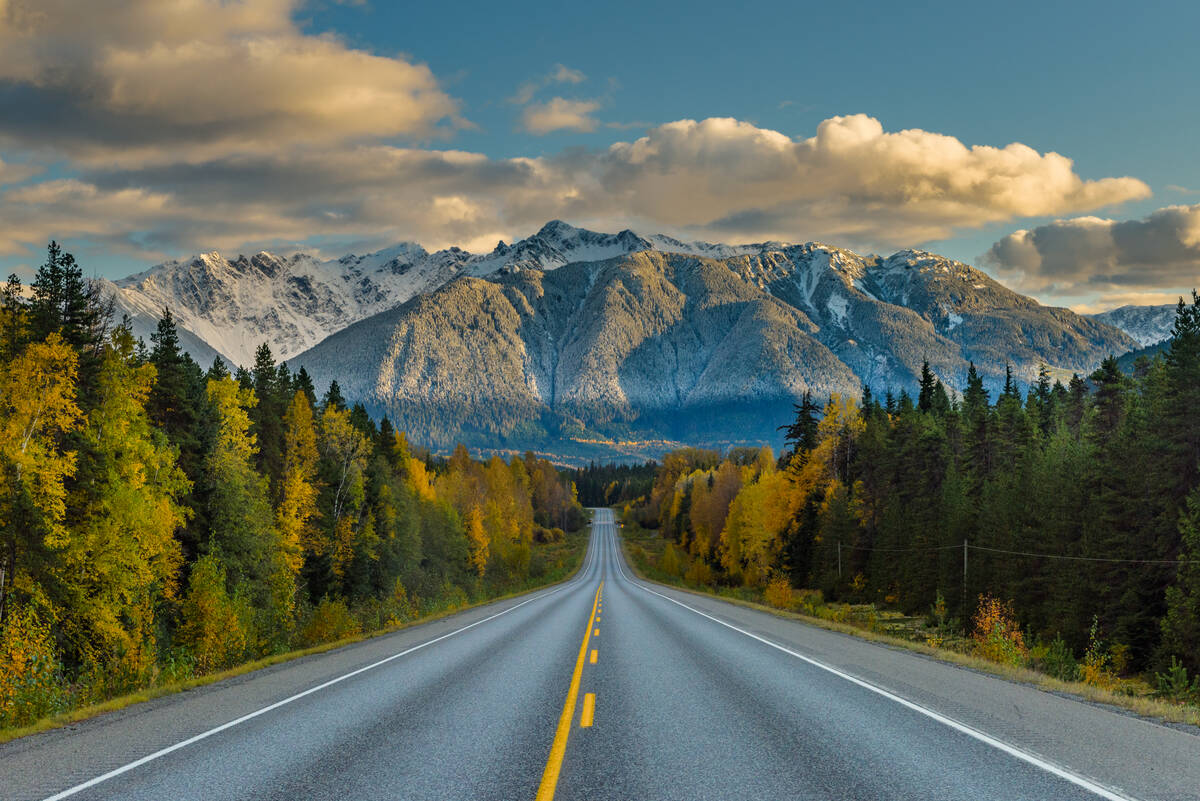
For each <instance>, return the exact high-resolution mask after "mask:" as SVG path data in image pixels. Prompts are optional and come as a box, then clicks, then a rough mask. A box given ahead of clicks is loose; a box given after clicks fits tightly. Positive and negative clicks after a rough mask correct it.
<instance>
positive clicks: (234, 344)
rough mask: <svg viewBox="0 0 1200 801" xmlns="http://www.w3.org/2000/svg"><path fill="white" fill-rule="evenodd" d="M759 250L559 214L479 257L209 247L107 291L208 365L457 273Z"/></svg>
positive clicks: (316, 331) (142, 329) (403, 248)
mask: <svg viewBox="0 0 1200 801" xmlns="http://www.w3.org/2000/svg"><path fill="white" fill-rule="evenodd" d="M761 247H764V246H762V245H746V246H730V245H714V244H709V243H705V242H682V241H680V240H677V239H673V238H671V237H667V236H661V235H655V236H649V237H643V236H640V235H638V234H635V233H634V232H633V231H630V230H625V231H621V232H620V233H617V234H601V233H596V232H593V231H588V230H585V229H582V228H576V227H574V226H571V225H568V224H567V223H564V222H562V221H560V220H554V221H551V222H549V223H547V224H546V225H545V226H543V227H542V229H541V230H540V231H538V232H537V233H536V234H533V235H532V236H530V237H527V238H525V239H522V240H519V241H518V242H515V243H513V244H511V245H510V244H506V243H505V242H503V241H502V242H500V243H498V244H497V245H496V247H495V249H493V250H492V251H491V252H490V253H483V254H472V253H468V252H467V251H465V250H462V249H460V248H457V247H451V248H447V249H444V250H439V251H435V252H432V253H430V252H428V251H426V250H425V248H423V247H421V246H420V245H419V244H416V243H414V242H402V243H399V244H397V245H393V246H392V247H389V248H386V249H384V250H380V251H377V252H375V253H370V254H366V255H356V254H348V255H346V256H342V257H341V258H337V259H322V258H320V257H317V256H314V255H312V254H308V253H296V254H293V255H291V256H280V255H277V254H274V253H270V252H267V251H261V252H259V253H257V254H255V255H253V256H244V255H239V256H237V257H236V258H233V259H228V258H226V257H224V256H222V255H221V254H219V253H217V252H210V253H202V254H199V255H197V256H195V257H193V258H191V259H183V260H173V261H167V262H163V263H162V264H159V265H157V266H155V267H152V268H150V269H148V270H145V271H143V272H140V273H137V274H135V275H131V276H129V277H127V278H124V279H121V280H120V281H116V282H108V284H109V286H108V288H109V290H110V291H111V292H112V293H113V294H114V296H115V297H116V300H117V304H118V307H119V310H120V312H123V313H126V314H129V315H130V317H131V318H132V320H133V327H134V332H135V334H137V335H139V336H142V337H143V339H147V340H148V338H149V333H150V332H151V331H153V329H154V325H155V323H156V322H157V320H158V318H159V316H161V312H162V309H163V308H164V307H169V308H170V309H171V312H172V314H173V315H174V317H175V320H176V323H177V324H178V325H179V326H180V327H181V328H182V329H185V330H186V331H187V332H190V333H191V334H192V335H194V336H193V337H191V338H188V337H185V341H186V342H185V344H187V345H188V347H189V350H191V351H193V355H194V356H197V358H203V359H204V361H206V362H207V361H211V358H212V356H213V355H215V354H217V353H219V354H220V355H221V356H223V357H224V358H225V359H226V360H228V361H231V362H232V363H234V364H241V365H248V364H250V363H251V362H252V361H253V359H254V351H255V349H256V348H257V347H258V346H259V344H261V343H262V342H266V343H268V344H269V345H270V346H271V349H272V352H273V353H274V354H275V355H276V357H278V358H282V359H288V358H291V357H292V356H294V355H295V354H297V353H300V352H303V351H304V350H307V349H308V348H310V347H312V346H313V345H315V344H317V343H318V342H320V341H321V340H323V339H324V338H325V337H327V336H329V335H330V334H333V333H335V332H337V331H340V330H342V329H343V328H345V327H346V326H348V325H350V324H352V323H354V322H357V321H358V320H362V319H365V318H367V317H370V316H371V315H373V314H377V313H379V312H381V311H384V310H386V309H389V308H393V307H394V306H397V305H399V304H401V303H404V302H405V301H407V300H408V299H410V298H412V297H414V296H415V295H419V294H422V293H427V292H431V291H433V290H434V289H437V288H438V287H440V286H442V285H444V284H445V283H446V282H448V281H450V280H452V279H453V278H455V277H457V276H459V275H472V276H485V275H489V274H491V273H493V272H496V271H497V270H520V269H538V270H552V269H555V268H557V267H561V266H562V265H564V264H570V263H573V262H578V261H597V260H601V259H608V258H613V257H616V256H623V255H627V254H629V253H633V252H637V251H641V250H666V251H670V252H678V253H690V254H693V255H703V256H711V257H723V256H729V255H733V254H736V253H749V252H754V251H755V250H756V249H759V248H761ZM206 346H207V347H206Z"/></svg>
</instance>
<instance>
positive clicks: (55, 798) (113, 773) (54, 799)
mask: <svg viewBox="0 0 1200 801" xmlns="http://www.w3.org/2000/svg"><path fill="white" fill-rule="evenodd" d="M595 550H596V549H593V548H590V547H589V549H588V559H587V560H586V562H587V564H585V565H584V566H583V567H582V568H580V571H579V573H577V574H576V575H575V576H573V577H572V578H571V579H570V580H569V581H568V582H567V583H565V584H563V585H562V586H560V587H556V588H555V589H553V590H550V591H549V592H544V593H541V594H538V595H535V596H534V597H532V598H527V599H525V600H524V601H521V603H519V604H514V605H513V606H510V607H508V608H507V609H505V610H503V611H500V612H497V613H496V614H494V615H489V616H488V617H485V618H483V619H482V620H476V621H475V622H474V623H470V624H468V625H466V626H463V627H462V628H460V629H455V630H454V631H451V632H449V633H447V634H443V635H441V636H439V637H435V638H433V639H432V640H426V641H425V642H423V643H420V644H419V645H414V646H413V647H412V648H407V649H405V650H403V651H400V652H399V653H395V654H392V655H391V656H388V657H384V658H383V659H380V660H379V661H378V662H372V663H371V664H369V665H366V666H364V667H360V668H357V669H356V670H352V671H350V672H349V673H345V674H343V675H341V676H338V677H336V678H333V679H330V680H329V681H326V682H324V683H323V684H318V685H317V686H316V687H310V688H308V689H307V690H304V691H303V692H299V693H296V694H295V695H292V696H289V697H287V698H284V699H283V700H282V701H276V702H275V703H273V704H270V705H269V706H264V707H263V708H262V709H256V710H254V711H253V712H250V713H247V714H245V715H242V716H241V717H240V718H236V719H234V720H231V721H229V722H228V723H223V724H221V725H220V726H217V727H216V728H212V729H209V730H208V731H205V732H201V733H200V734H197V735H195V736H194V737H189V738H187V739H186V740H181V741H180V742H177V743H175V744H174V745H169V746H167V747H166V748H163V749H160V750H158V751H155V752H154V753H152V754H147V755H146V756H144V757H142V758H141V759H135V760H134V761H133V762H130V763H128V764H126V765H122V766H121V767H119V768H115V769H113V770H110V771H109V772H108V773H104V774H101V775H100V776H96V777H95V778H93V779H88V780H87V781H86V782H84V783H82V784H77V785H75V786H74V787H69V788H67V789H66V790H63V791H61V792H59V793H55V794H54V795H52V796H48V797H46V798H45V799H43V801H59V799H62V798H69V797H70V796H73V795H76V794H77V793H81V792H83V791H84V790H87V789H88V788H91V787H95V786H96V785H97V784H100V783H102V782H106V781H108V780H109V779H114V778H116V777H117V776H120V775H121V774H123V773H128V772H129V771H131V770H133V769H134V768H138V767H141V766H142V765H145V764H146V763H147V762H153V761H154V760H156V759H159V758H160V757H164V756H166V755H167V754H170V753H172V752H174V751H178V750H179V749H181V748H186V747H187V746H189V745H192V744H194V743H198V742H200V741H201V740H204V739H207V738H209V737H212V736H213V735H214V734H219V733H221V732H223V731H225V730H226V729H231V728H233V727H234V726H237V725H239V724H242V723H245V722H246V721H248V720H253V719H254V718H256V717H259V716H260V715H265V714H267V713H268V712H271V711H273V710H276V709H278V708H279V707H281V706H286V705H287V704H290V703H292V702H293V701H298V700H300V699H301V698H304V697H305V696H308V695H312V694H313V693H315V692H320V691H321V690H324V689H326V688H328V687H332V686H333V685H335V684H340V683H341V682H343V681H345V680H346V679H350V678H353V677H355V676H357V675H359V674H360V673H366V672H367V671H368V670H374V669H375V668H377V667H380V666H381V665H386V664H387V663H388V662H391V661H393V660H395V659H399V658H400V657H402V656H407V655H408V654H411V653H412V652H413V651H419V650H421V649H422V648H425V647H426V646H429V645H433V644H434V643H437V642H441V641H442V640H445V639H447V638H449V637H453V636H454V635H456V634H461V633H462V632H464V631H466V630H467V629H473V628H475V627H476V626H478V625H481V624H483V623H487V622H488V621H489V620H495V619H496V618H498V617H500V616H501V615H507V614H508V613H509V612H512V611H513V610H515V609H519V608H521V607H522V606H524V605H525V604H528V603H533V602H534V601H540V600H542V599H543V598H549V597H550V596H551V595H554V594H555V593H558V592H562V591H563V590H565V589H566V588H567V587H568V586H570V585H571V584H573V583H575V582H576V581H578V580H580V579H582V578H583V577H584V576H585V575H587V574H588V573H590V572H591V571H592V569H593V568H594V566H595V565H594V564H593V563H595V562H596V561H597V559H596V558H595V556H594V553H595Z"/></svg>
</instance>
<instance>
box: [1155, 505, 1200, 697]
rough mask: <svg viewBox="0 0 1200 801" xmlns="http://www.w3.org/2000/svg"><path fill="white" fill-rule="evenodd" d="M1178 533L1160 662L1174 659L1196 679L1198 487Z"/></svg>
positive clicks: (1199, 669) (1199, 653) (1199, 638)
mask: <svg viewBox="0 0 1200 801" xmlns="http://www.w3.org/2000/svg"><path fill="white" fill-rule="evenodd" d="M1179 533H1180V535H1181V536H1182V540H1183V543H1182V544H1183V548H1182V550H1181V551H1180V554H1179V559H1180V565H1179V570H1178V574H1177V576H1176V578H1175V582H1174V583H1173V584H1172V586H1171V587H1169V588H1168V589H1167V611H1166V616H1165V617H1164V618H1163V621H1162V634H1163V639H1162V646H1161V650H1162V655H1161V656H1160V661H1162V662H1165V661H1166V660H1165V658H1162V657H1165V656H1174V657H1177V658H1178V659H1179V661H1180V662H1182V663H1183V664H1184V665H1185V666H1186V667H1187V669H1188V670H1189V671H1190V672H1191V674H1192V675H1200V487H1197V488H1196V489H1194V490H1192V492H1191V494H1190V495H1188V498H1187V504H1186V508H1185V511H1184V513H1183V514H1182V515H1181V516H1180V519H1179Z"/></svg>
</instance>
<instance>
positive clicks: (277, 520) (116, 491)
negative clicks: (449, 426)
mask: <svg viewBox="0 0 1200 801" xmlns="http://www.w3.org/2000/svg"><path fill="white" fill-rule="evenodd" d="M26 294H27V293H24V292H22V288H21V286H20V283H19V282H18V281H17V280H16V279H15V277H13V278H10V280H9V283H8V284H7V286H6V287H5V289H4V294H3V297H2V298H0V728H2V727H4V726H11V725H19V724H22V723H25V722H29V721H31V720H34V719H36V718H38V717H41V716H43V715H46V714H49V713H53V712H56V711H60V710H62V709H65V708H67V707H69V706H71V705H78V704H83V703H88V702H92V701H97V700H101V699H104V698H106V697H109V696H112V695H115V694H118V693H121V692H124V691H127V690H129V689H133V688H138V687H144V686H149V685H154V684H163V683H167V682H171V681H175V680H179V679H183V678H188V677H191V676H194V675H200V674H204V673H210V672H213V671H217V670H220V669H223V668H226V667H230V666H233V665H237V664H239V663H241V662H243V661H245V660H248V659H253V658H256V657H260V656H264V655H269V654H274V653H279V652H283V651H286V650H289V649H292V648H295V647H297V646H307V645H313V644H319V643H322V642H328V641H332V640H337V639H339V638H342V637H346V636H349V635H352V634H356V633H358V632H360V631H370V630H375V629H379V628H382V627H385V626H388V625H392V624H396V623H401V622H405V621H408V620H412V619H414V618H416V617H419V616H422V615H426V614H429V613H433V612H437V611H440V610H443V609H447V608H454V607H457V606H461V605H463V604H465V603H467V602H468V601H472V600H477V599H482V598H486V597H489V596H494V595H497V594H500V593H502V592H507V591H512V590H515V589H519V588H521V587H524V586H528V585H529V584H531V583H533V582H536V581H545V580H549V579H551V578H553V577H555V576H558V575H563V574H564V573H565V571H566V570H567V569H569V567H570V565H569V564H565V563H564V560H566V561H569V560H570V557H571V556H572V554H574V553H577V552H578V550H579V549H578V548H577V547H573V548H571V549H568V548H566V546H565V544H564V542H563V541H564V531H563V530H564V529H567V530H577V529H579V528H580V527H581V526H582V522H583V513H582V508H581V507H580V505H579V504H578V502H577V501H576V500H575V496H574V487H573V485H572V484H571V483H570V482H569V481H567V480H565V479H564V478H563V477H561V476H560V475H559V474H558V472H557V471H556V469H555V468H554V467H553V466H552V465H551V464H550V463H548V462H546V461H543V460H540V459H537V458H535V457H533V456H532V455H526V456H525V457H524V458H514V459H513V460H512V461H511V462H509V463H505V462H503V461H501V460H500V459H499V458H493V459H492V460H491V461H490V462H488V463H486V464H481V463H478V462H475V461H472V460H471V459H470V457H469V456H468V453H467V451H466V449H465V448H462V447H461V446H460V447H459V448H458V450H456V451H455V452H454V455H453V456H452V457H451V458H450V459H449V460H435V459H432V458H431V457H430V456H429V454H428V453H426V452H421V451H418V450H417V449H415V448H413V447H410V445H409V444H408V442H407V440H406V438H405V435H404V434H403V433H402V432H398V431H395V430H394V429H393V427H392V426H391V424H390V423H389V421H388V420H387V419H383V420H382V421H381V422H380V423H379V424H378V425H377V424H376V423H375V422H373V421H372V420H371V418H370V417H368V415H367V413H366V412H365V411H364V410H363V408H362V407H361V406H354V407H353V408H347V406H346V404H345V403H344V402H343V399H342V397H341V394H340V392H339V390H338V387H337V384H336V382H335V383H333V384H332V385H331V386H330V387H329V389H328V391H326V392H324V393H323V394H322V395H321V396H318V394H317V391H316V388H315V387H314V386H313V384H312V382H311V380H309V378H308V376H307V374H306V373H305V372H304V371H303V370H301V371H300V372H298V373H296V374H292V373H291V372H290V371H289V370H288V368H287V366H286V365H277V364H275V361H274V359H273V358H272V356H271V352H270V350H269V349H268V348H267V346H265V345H264V346H262V347H261V348H260V349H259V350H258V353H257V357H256V361H255V364H254V366H253V368H252V369H250V370H238V371H237V372H236V374H232V375H231V374H230V372H229V370H228V369H227V368H226V367H225V365H224V364H222V363H221V362H220V360H217V361H216V362H215V363H214V364H213V365H212V366H211V367H210V368H209V369H208V370H207V371H205V370H203V369H202V368H201V367H200V366H198V365H197V364H196V363H195V362H194V361H193V360H192V359H191V358H190V357H189V356H188V355H187V354H185V353H183V352H182V351H181V349H180V345H179V339H178V335H177V331H176V329H175V325H174V323H173V321H172V319H171V316H170V313H169V311H167V312H164V316H163V319H162V321H161V322H160V323H159V324H158V327H157V330H156V332H155V333H154V335H153V337H152V341H151V342H150V343H142V342H140V341H135V340H134V338H133V337H132V335H131V333H130V331H129V329H128V327H127V326H126V325H123V324H122V323H121V322H120V321H114V320H113V319H112V304H111V301H110V300H107V299H106V298H105V297H104V296H103V293H102V291H101V289H100V287H99V285H97V284H93V283H89V282H88V281H86V280H84V278H83V271H82V269H81V268H80V266H79V265H78V264H77V263H76V262H75V260H74V259H73V258H72V257H71V256H70V255H69V254H67V253H64V252H63V251H62V250H61V249H60V248H59V247H58V246H57V245H55V244H51V245H50V248H49V251H48V256H47V261H46V263H45V264H44V265H42V267H41V268H40V269H39V270H38V273H37V278H36V280H35V281H34V283H33V286H32V293H31V296H30V297H29V298H28V299H27V298H26V297H25V296H26ZM576 541H577V538H573V539H572V542H573V543H576V544H577V542H576Z"/></svg>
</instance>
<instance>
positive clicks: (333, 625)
mask: <svg viewBox="0 0 1200 801" xmlns="http://www.w3.org/2000/svg"><path fill="white" fill-rule="evenodd" d="M361 631H362V624H360V623H359V622H358V621H357V620H355V619H354V615H353V614H351V612H350V607H348V606H346V602H345V601H344V600H343V599H341V598H328V597H326V598H322V599H321V603H319V604H317V608H316V609H314V610H313V613H312V617H310V618H309V620H308V623H307V624H306V625H305V626H304V628H303V630H301V632H300V638H301V642H302V643H303V644H305V645H318V644H320V643H323V642H336V641H337V640H344V639H345V638H347V637H353V636H354V635H355V634H358V633H359V632H361Z"/></svg>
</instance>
